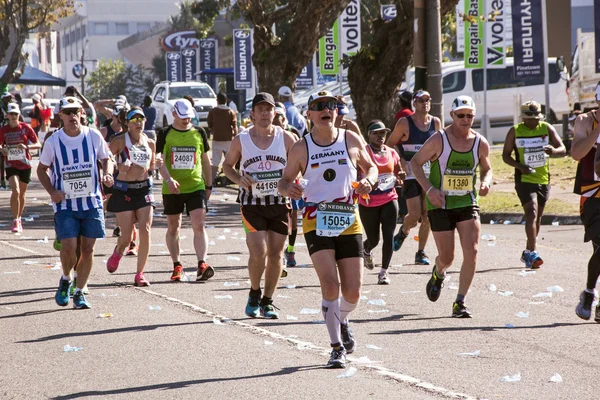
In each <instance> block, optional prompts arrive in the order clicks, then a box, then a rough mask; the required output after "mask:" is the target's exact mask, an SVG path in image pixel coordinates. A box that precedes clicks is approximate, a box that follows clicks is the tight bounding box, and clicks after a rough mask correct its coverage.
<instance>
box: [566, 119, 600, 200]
mask: <svg viewBox="0 0 600 400" xmlns="http://www.w3.org/2000/svg"><path fill="white" fill-rule="evenodd" d="M590 115H591V116H592V118H594V120H593V121H592V129H596V127H597V126H598V121H597V120H596V118H595V117H594V114H593V113H591V114H590ZM599 143H600V137H599V138H598V139H597V140H596V144H595V145H594V147H592V148H591V149H590V151H588V153H587V154H586V155H585V156H584V157H583V158H582V159H581V160H579V163H578V164H577V172H576V173H575V187H574V188H573V192H574V193H576V194H580V195H581V196H583V197H597V198H600V190H599V189H600V177H598V175H596V173H595V172H594V159H595V157H596V149H597V147H598V144H599Z"/></svg>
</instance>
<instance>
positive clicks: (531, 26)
mask: <svg viewBox="0 0 600 400" xmlns="http://www.w3.org/2000/svg"><path fill="white" fill-rule="evenodd" d="M541 1H542V0H528V1H513V2H512V4H511V7H512V32H513V47H514V57H515V77H516V78H517V79H520V78H532V77H543V76H544V42H543V37H542V36H543V29H542V3H541Z"/></svg>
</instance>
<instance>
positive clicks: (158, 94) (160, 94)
mask: <svg viewBox="0 0 600 400" xmlns="http://www.w3.org/2000/svg"><path fill="white" fill-rule="evenodd" d="M159 97H161V98H162V99H163V100H164V99H165V88H162V87H161V88H159V89H158V90H157V91H156V94H155V95H154V100H156V99H157V98H159Z"/></svg>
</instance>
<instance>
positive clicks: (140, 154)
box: [121, 133, 152, 170]
mask: <svg viewBox="0 0 600 400" xmlns="http://www.w3.org/2000/svg"><path fill="white" fill-rule="evenodd" d="M121 159H122V162H125V161H126V160H129V161H130V162H131V163H132V164H135V165H137V166H140V167H142V168H144V169H145V170H148V169H149V168H150V161H152V160H151V159H152V149H150V146H149V145H148V137H147V136H146V135H145V134H141V135H140V142H139V143H136V144H133V143H131V136H129V133H125V149H124V150H123V152H122V153H121Z"/></svg>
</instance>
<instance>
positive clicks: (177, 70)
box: [165, 51, 183, 82]
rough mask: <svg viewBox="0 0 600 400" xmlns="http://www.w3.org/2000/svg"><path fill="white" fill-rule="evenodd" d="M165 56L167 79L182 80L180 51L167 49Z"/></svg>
mask: <svg viewBox="0 0 600 400" xmlns="http://www.w3.org/2000/svg"><path fill="white" fill-rule="evenodd" d="M165 58H166V59H167V80H169V81H171V82H182V81H183V71H182V69H181V53H180V52H179V51H167V53H166V54H165Z"/></svg>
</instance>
